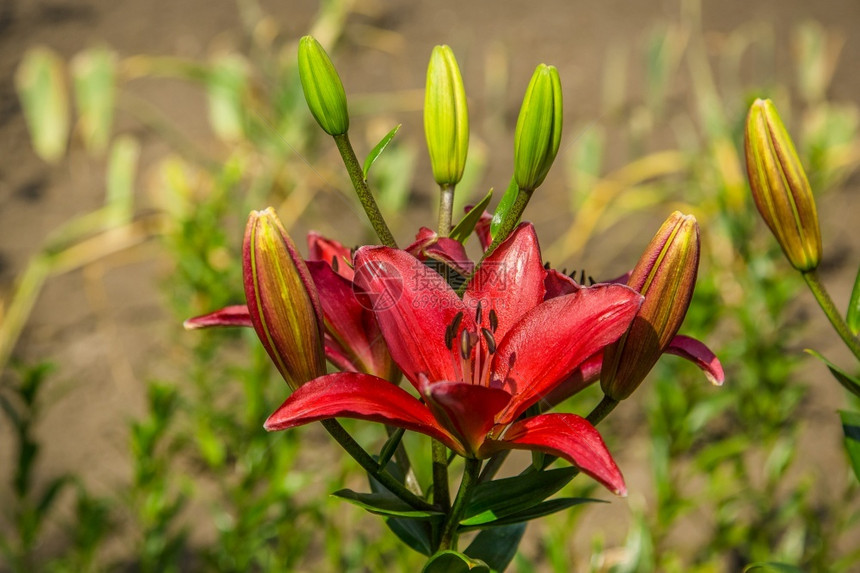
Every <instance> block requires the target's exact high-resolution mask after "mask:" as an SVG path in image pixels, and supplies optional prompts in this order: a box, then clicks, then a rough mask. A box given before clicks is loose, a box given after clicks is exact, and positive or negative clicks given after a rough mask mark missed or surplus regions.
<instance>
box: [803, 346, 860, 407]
mask: <svg viewBox="0 0 860 573" xmlns="http://www.w3.org/2000/svg"><path fill="white" fill-rule="evenodd" d="M806 352H807V353H808V354H811V355H813V356H815V357H816V358H818V359H819V360H821V361H822V362H824V364H826V365H827V368H829V369H830V373H831V374H833V377H834V378H836V381H837V382H839V383H840V384H842V386H843V387H844V388H845V389H846V390H848V391H849V392H851V393H852V394H854V395H855V396H857V397H860V379H858V378H857V377H856V376H851V375H850V374H848V373H847V372H845V371H844V370H842V369H841V368H839V367H838V366H836V365H835V364H833V363H832V362H830V361H829V360H828V359H826V358H825V357H824V356H822V355H821V353H819V352H816V351H815V350H812V349H811V348H807V349H806Z"/></svg>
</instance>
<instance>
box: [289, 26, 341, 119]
mask: <svg viewBox="0 0 860 573" xmlns="http://www.w3.org/2000/svg"><path fill="white" fill-rule="evenodd" d="M299 79H301V81H302V90H304V92H305V101H307V102H308V107H309V108H310V110H311V113H312V114H313V116H314V119H316V120H317V123H318V124H320V127H322V128H323V129H324V130H325V132H326V133H328V134H329V135H343V134H344V133H346V132H347V131H349V111H348V110H347V108H346V93H345V92H344V90H343V83H341V81H340V76H338V75H337V70H335V69H334V64H332V63H331V59H330V58H329V57H328V54H327V53H326V51H325V50H324V49H323V47H322V46H321V45H320V43H319V42H317V41H316V39H314V38H313V37H312V36H305V37H303V38H302V39H301V40H300V41H299Z"/></svg>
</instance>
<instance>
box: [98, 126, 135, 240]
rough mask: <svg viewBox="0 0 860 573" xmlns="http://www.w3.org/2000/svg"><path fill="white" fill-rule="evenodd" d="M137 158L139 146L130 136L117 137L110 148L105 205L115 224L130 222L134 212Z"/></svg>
mask: <svg viewBox="0 0 860 573" xmlns="http://www.w3.org/2000/svg"><path fill="white" fill-rule="evenodd" d="M139 157H140V144H139V143H138V142H137V140H136V139H134V138H133V137H131V136H127V135H123V136H120V137H118V138H117V139H116V141H115V142H114V144H113V146H112V147H111V151H110V158H109V160H108V166H107V193H106V197H105V204H106V206H107V207H108V208H109V209H110V210H111V216H112V217H115V222H119V223H122V222H126V221H128V220H130V219H131V216H132V214H133V212H134V180H135V177H136V176H137V160H138V158H139Z"/></svg>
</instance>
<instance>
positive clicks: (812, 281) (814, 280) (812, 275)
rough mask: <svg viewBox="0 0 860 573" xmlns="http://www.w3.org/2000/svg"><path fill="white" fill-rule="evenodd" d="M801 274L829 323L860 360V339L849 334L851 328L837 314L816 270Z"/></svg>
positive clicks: (837, 311)
mask: <svg viewBox="0 0 860 573" xmlns="http://www.w3.org/2000/svg"><path fill="white" fill-rule="evenodd" d="M801 274H802V275H803V278H804V279H806V284H807V285H809V290H811V291H812V294H813V295H815V299H816V300H817V301H818V306H820V307H821V310H823V311H824V314H826V315H827V318H828V319H829V320H830V324H832V325H833V328H834V329H835V330H836V333H837V334H839V337H840V338H841V339H842V341H843V342H844V343H845V346H847V347H848V349H849V350H851V352H852V353H853V354H854V356H856V357H857V360H860V340H858V339H857V337H855V336H854V335H853V334H851V330H850V329H849V328H848V325H847V324H845V319H844V318H842V315H841V314H839V310H837V308H836V305H835V304H833V299H832V298H830V294H829V293H828V292H827V289H826V288H824V284H822V282H821V279H820V278H819V277H818V271H816V270H814V269H813V270H811V271H808V272H805V273H801Z"/></svg>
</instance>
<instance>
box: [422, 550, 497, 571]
mask: <svg viewBox="0 0 860 573" xmlns="http://www.w3.org/2000/svg"><path fill="white" fill-rule="evenodd" d="M470 572H471V573H490V568H489V567H488V566H487V564H486V563H484V562H483V561H479V560H477V559H472V558H470V557H469V556H468V555H463V554H462V553H458V552H456V551H441V552H439V553H437V554H436V555H434V556H433V557H431V558H430V561H428V562H427V564H426V565H425V566H424V569H422V570H421V573H470Z"/></svg>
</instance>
